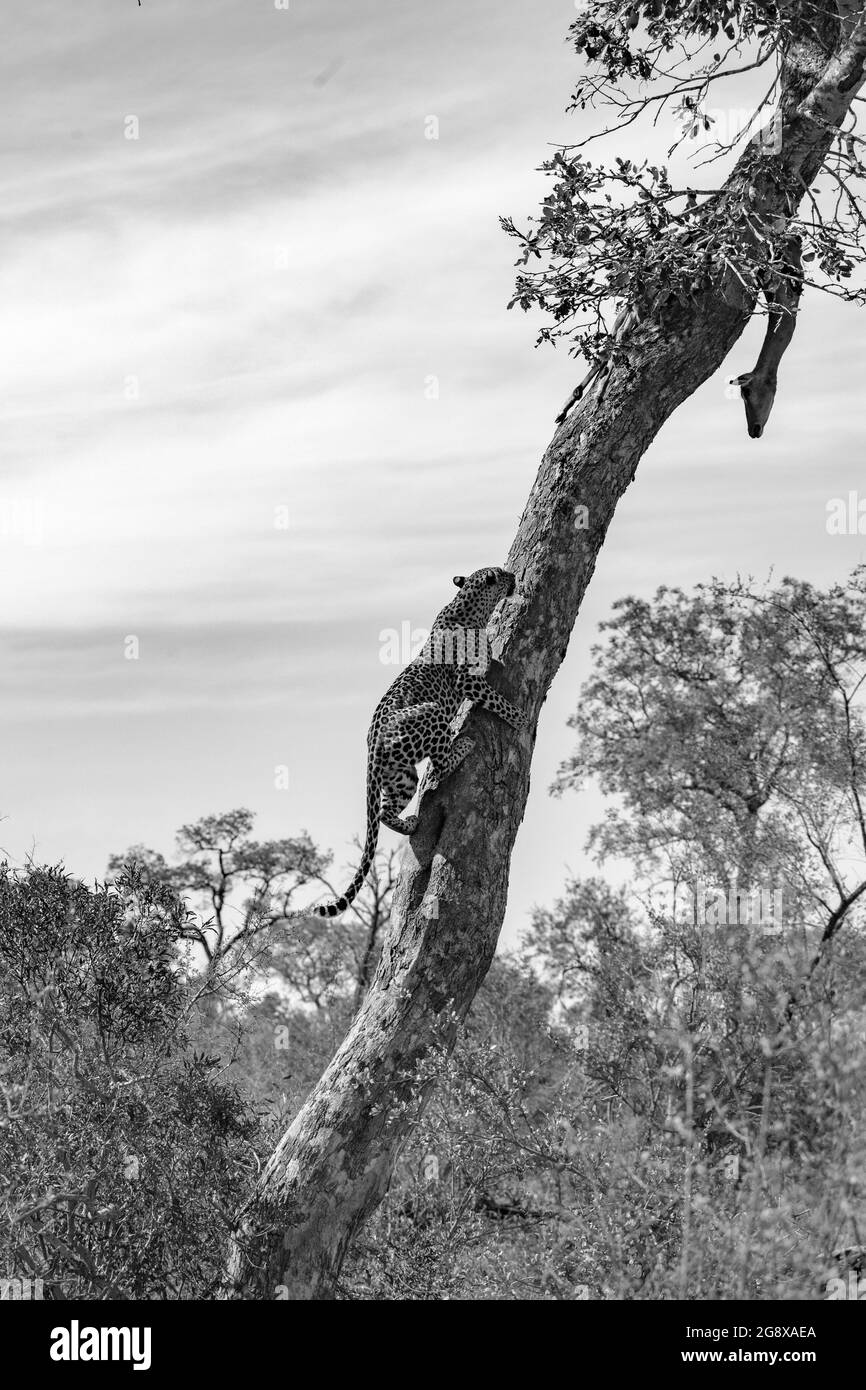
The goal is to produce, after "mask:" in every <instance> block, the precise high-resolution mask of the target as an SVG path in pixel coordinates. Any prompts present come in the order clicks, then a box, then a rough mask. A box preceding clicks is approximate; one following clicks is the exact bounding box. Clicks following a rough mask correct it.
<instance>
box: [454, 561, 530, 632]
mask: <svg viewBox="0 0 866 1390" xmlns="http://www.w3.org/2000/svg"><path fill="white" fill-rule="evenodd" d="M454 583H455V584H456V585H457V588H458V589H459V590H460V593H459V594H458V595H457V597H456V598H453V599H452V600H451V602H450V603H449V604H448V606H447V608H443V610H442V612H441V613H440V615H439V619H446V620H447V621H450V622H452V623H453V624H454V625H455V627H471V628H478V629H482V628H485V627H486V626H487V624H488V623H489V621H490V619H491V617H492V616H493V610H494V609H495V608H496V605H497V604H498V603H501V601H502V600H503V599H504V598H510V597H511V595H512V594H513V593H514V587H515V579H514V575H513V574H511V573H510V572H509V571H508V570H501V569H495V568H490V569H483V570H475V571H474V572H473V573H472V574H470V575H466V576H464V575H462V574H456V575H455V576H454ZM439 619H437V624H438V622H439Z"/></svg>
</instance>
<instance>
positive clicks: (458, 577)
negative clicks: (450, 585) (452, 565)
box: [454, 574, 466, 589]
mask: <svg viewBox="0 0 866 1390" xmlns="http://www.w3.org/2000/svg"><path fill="white" fill-rule="evenodd" d="M454 583H455V584H456V585H457V588H458V589H462V588H463V585H464V584H465V583H466V575H465V574H455V576H454Z"/></svg>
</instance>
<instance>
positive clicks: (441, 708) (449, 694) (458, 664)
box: [292, 567, 525, 917]
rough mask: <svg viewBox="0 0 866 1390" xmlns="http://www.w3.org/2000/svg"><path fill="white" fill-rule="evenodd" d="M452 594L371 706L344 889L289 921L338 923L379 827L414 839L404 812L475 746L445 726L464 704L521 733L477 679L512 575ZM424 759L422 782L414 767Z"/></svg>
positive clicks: (511, 588)
mask: <svg viewBox="0 0 866 1390" xmlns="http://www.w3.org/2000/svg"><path fill="white" fill-rule="evenodd" d="M453 582H454V584H455V585H456V586H457V588H458V590H459V592H458V594H457V595H456V596H455V597H454V598H453V599H452V600H451V601H450V603H447V604H446V605H445V607H444V608H443V609H442V611H441V612H440V613H439V614H438V615H437V617H436V620H435V622H434V623H433V626H432V628H431V629H430V634H429V636H428V638H427V640H426V642H425V643H424V645H423V647H422V648H421V650H420V652H419V653H418V655H417V656H416V657H415V658H414V659H413V660H412V661H410V662H409V664H408V665H407V666H406V667H405V668H404V670H403V671H401V672H400V674H399V676H398V677H397V678H396V680H395V681H394V682H393V684H392V685H391V686H390V687H389V688H388V690H387V691H386V692H385V694H384V695H383V696H382V699H381V700H380V701H379V703H378V705H377V706H376V709H375V712H374V714H373V718H372V720H371V722H370V728H369V732H368V734H367V788H366V803H367V829H366V836H365V840H364V848H363V851H362V855H361V862H360V864H359V866H358V869H357V872H356V874H355V876H354V878H353V879H352V881H351V883H350V884H349V887H348V888H347V889H346V891H345V892H344V893H343V894H342V896H341V897H339V898H336V899H334V900H333V901H331V902H327V903H319V904H317V905H315V906H313V907H309V908H304V909H301V910H299V911H298V912H296V913H293V914H292V916H298V917H312V916H319V917H338V916H340V915H341V914H342V913H344V912H345V911H346V909H347V908H348V907H349V906H350V905H351V903H352V902H353V900H354V899H355V898H356V897H357V895H358V893H359V892H360V891H361V888H362V887H363V885H364V883H365V882H366V879H367V875H368V873H369V872H370V869H371V867H372V864H373V860H374V858H375V854H376V847H377V845H378V840H379V826H380V824H381V825H386V826H387V827H388V828H389V829H390V830H394V831H396V832H397V834H398V835H412V834H414V832H415V830H416V829H417V826H418V822H419V816H418V815H409V816H407V815H404V814H403V812H404V811H405V808H406V807H407V806H408V805H409V803H410V802H411V801H412V800H413V799H414V796H415V793H416V792H417V791H418V790H419V787H420V790H421V794H422V795H423V794H425V793H426V792H428V791H433V790H435V788H436V787H438V786H439V785H440V783H441V782H442V781H444V779H445V778H446V777H449V776H450V775H451V773H453V772H454V771H455V770H456V768H458V767H459V766H460V764H461V763H462V762H463V760H464V758H466V757H468V755H469V754H470V753H471V752H472V750H473V748H474V747H475V741H474V739H471V738H469V737H468V735H466V734H455V733H454V732H453V731H452V728H451V725H452V722H453V720H454V719H455V717H456V716H457V714H458V712H459V710H460V709H461V707H462V706H463V704H464V702H465V701H467V700H468V701H470V702H471V703H472V704H473V705H477V706H479V707H480V708H481V709H485V710H488V711H489V712H490V713H491V714H493V715H496V716H497V717H498V718H499V719H502V720H504V721H505V723H506V724H509V725H510V726H511V727H512V728H513V729H516V730H519V729H521V728H522V727H523V726H524V724H525V719H524V716H523V714H522V712H521V711H520V710H519V709H518V708H517V707H516V706H515V705H513V704H512V703H511V701H510V700H507V699H506V698H505V696H504V695H500V693H499V692H498V691H497V690H494V689H493V686H492V685H490V684H489V682H488V681H487V679H486V677H485V675H484V674H483V673H482V672H483V670H486V668H487V665H488V663H487V661H486V649H487V627H488V624H489V623H490V620H491V618H492V617H493V614H494V612H495V610H496V609H497V608H498V606H499V605H500V603H503V602H504V601H506V600H507V599H510V598H511V597H512V596H513V595H514V593H515V588H516V580H515V576H514V575H513V574H512V573H510V571H508V570H505V569H498V568H495V567H488V568H485V569H478V570H475V571H473V573H472V574H470V575H468V576H465V575H461V574H458V575H455V576H454V581H453ZM425 760H429V761H428V764H427V769H426V772H425V773H424V777H423V779H419V777H418V772H417V768H416V764H419V763H423V762H424V761H425Z"/></svg>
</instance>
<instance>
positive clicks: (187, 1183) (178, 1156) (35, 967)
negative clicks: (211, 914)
mask: <svg viewBox="0 0 866 1390" xmlns="http://www.w3.org/2000/svg"><path fill="white" fill-rule="evenodd" d="M186 927H187V917H186V912H185V909H184V907H183V904H182V903H180V902H179V900H178V899H177V897H176V896H175V894H174V893H173V892H172V891H171V889H170V888H168V887H166V886H165V885H162V884H158V883H155V882H153V881H152V880H150V881H148V880H146V879H144V878H142V876H141V875H135V874H131V875H125V876H121V877H120V878H119V879H118V882H117V884H116V885H115V886H114V887H112V888H99V887H97V888H95V889H94V890H92V891H91V890H90V889H88V888H86V887H84V885H83V884H80V883H78V882H76V881H75V880H74V879H72V878H71V877H70V876H69V875H67V874H66V873H64V872H63V871H62V870H54V869H36V868H34V869H29V870H26V871H23V872H21V873H14V872H12V871H11V870H10V869H9V868H8V866H5V865H4V866H3V867H2V869H0V1058H2V1066H0V1098H2V1102H3V1103H2V1106H0V1264H2V1270H3V1273H4V1274H10V1275H18V1276H19V1277H21V1276H25V1277H28V1278H33V1279H41V1280H42V1281H43V1284H44V1290H43V1291H44V1296H45V1297H46V1298H88V1299H105V1298H109V1299H111V1298H124V1299H147V1298H192V1297H196V1298H207V1297H209V1296H210V1297H212V1296H213V1295H214V1292H215V1290H216V1288H217V1287H218V1284H219V1280H220V1278H221V1275H222V1265H223V1261H224V1247H225V1242H226V1236H227V1232H228V1228H229V1220H230V1216H231V1213H232V1210H233V1208H234V1206H235V1205H236V1203H237V1200H238V1194H239V1193H242V1192H243V1191H244V1190H246V1189H247V1187H248V1186H249V1185H250V1183H251V1182H252V1180H253V1177H254V1175H255V1173H256V1171H257V1166H258V1149H259V1148H260V1147H261V1146H262V1145H263V1144H264V1142H265V1141H264V1136H263V1132H262V1129H261V1126H260V1123H259V1119H258V1117H257V1115H256V1113H255V1110H254V1109H253V1108H252V1107H251V1106H250V1105H249V1104H248V1102H247V1101H246V1100H245V1099H243V1098H242V1096H241V1094H240V1092H239V1090H238V1088H237V1086H236V1085H235V1084H233V1083H232V1082H230V1081H229V1080H228V1079H227V1077H226V1075H225V1073H224V1069H222V1068H221V1067H220V1066H219V1064H218V1059H215V1058H213V1057H209V1056H207V1055H205V1054H204V1053H201V1052H199V1053H196V1052H193V1051H192V1050H191V1049H190V1048H189V1045H188V1039H187V1029H186V1025H187V1021H188V1017H189V1009H190V1005H191V1001H192V999H193V998H194V995H195V991H192V993H191V991H190V989H189V988H188V985H187V982H186V981H185V980H184V979H183V976H182V974H181V972H180V970H179V968H178V948H179V946H180V944H181V943H182V942H183V940H184V934H185V930H186Z"/></svg>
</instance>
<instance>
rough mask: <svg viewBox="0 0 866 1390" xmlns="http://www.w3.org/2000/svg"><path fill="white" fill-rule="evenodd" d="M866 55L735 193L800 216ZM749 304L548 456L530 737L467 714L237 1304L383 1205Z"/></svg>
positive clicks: (285, 1280) (532, 574)
mask: <svg viewBox="0 0 866 1390" xmlns="http://www.w3.org/2000/svg"><path fill="white" fill-rule="evenodd" d="M858 45H859V46H858ZM864 51H866V31H863V32H861V30H859V29H858V30H857V31H856V33H855V35H854V38H853V39H852V40H851V41H850V52H849V53H848V54H847V55H845V56H844V61H843V58H840V59H839V65H838V70H837V71H833V70H832V65H831V69H828V72H827V74H825V77H824V78H823V79H822V81H821V82H820V83H819V84H818V86H817V87H816V88H815V90H814V91H813V92H812V93H811V95H810V97H809V98H808V99H807V102H806V103H805V104H804V106H805V107H809V113H808V114H804V107H803V106H801V107H800V108H799V112H795V113H794V114H793V116H792V117H791V118H790V119H789V120H788V121H787V122H786V123H785V126H784V129H783V132H782V149H781V153H780V154H779V155H777V156H767V155H766V154H764V153H759V152H758V151H757V149H756V147H750V148H749V150H747V151H746V152H745V154H744V155H743V157H742V158H741V160H740V161H739V163H738V165H737V168H736V169H735V170H734V172H733V173H732V175H731V178H730V179H729V181H728V184H727V186H726V188H727V191H728V192H729V193H730V194H731V195H732V196H733V195H734V194H736V193H737V192H738V191H739V192H740V193H741V192H742V187H743V185H744V182H745V181H746V180H748V181H749V182H750V183H751V184H752V185H753V186H756V187H757V189H758V196H759V199H760V204H761V210H762V211H765V212H767V213H772V212H774V211H775V212H787V213H790V211H791V208H792V201H793V206H796V204H797V202H799V196H800V195H799V193H798V194H797V197H796V198H794V199H793V200H792V196H791V193H790V189H791V187H792V184H794V185H797V186H798V188H799V189H800V190H801V191H802V187H803V184H802V183H799V184H797V181H798V180H800V179H802V180H803V181H804V182H805V183H808V182H811V180H812V179H813V178H814V177H815V174H816V173H817V171H818V169H819V168H820V165H821V162H822V160H823V158H824V154H825V153H826V150H827V148H828V147H829V144H830V142H831V139H832V136H833V133H834V132H833V130H832V129H828V124H832V125H833V126H836V125H838V122H839V121H840V120H841V118H842V116H843V115H844V112H845V111H846V110H847V109H848V105H849V104H850V100H851V99H852V97H853V95H854V92H855V91H856V90H857V89H858V88H859V86H860V84H861V83H862V80H863V78H862V64H863V53H864ZM852 73H853V77H852ZM843 82H849V84H850V85H849V86H848V87H847V88H845V89H844V93H843V90H842V83H843ZM822 89H823V90H822ZM810 103H811V105H810ZM786 190H787V191H786ZM722 196H723V197H724V196H726V195H725V194H723V195H722ZM786 200H787V206H786ZM751 201H752V203H753V204H754V201H755V200H754V199H752V200H751ZM752 308H753V305H752V304H751V303H748V302H745V301H744V300H743V299H742V297H740V298H739V299H738V298H737V296H736V293H735V292H734V291H733V290H732V292H731V294H730V297H729V298H728V299H724V298H722V297H720V296H719V295H718V294H715V295H713V294H710V293H706V294H704V296H703V297H702V298H699V299H698V300H697V301H696V302H695V303H694V304H691V305H689V306H681V305H675V306H674V309H673V311H672V312H671V313H669V314H668V315H666V316H665V320H664V323H663V325H659V324H658V323H656V324H651V323H648V324H645V325H642V326H641V327H640V328H638V330H637V331H636V334H635V338H634V340H633V344H632V346H631V347H630V349H629V361H628V362H627V363H623V364H619V365H616V366H614V368H613V370H612V372H611V374H610V377H609V379H608V384H607V387H606V389H605V391H604V392H603V395H602V398H601V399H599V397H598V396H597V395H590V396H589V397H588V398H587V399H585V400H584V401H583V402H582V403H581V404H580V405H579V406H578V407H577V408H576V409H575V411H574V412H573V413H572V415H571V416H570V417H569V418H568V419H567V420H566V422H565V424H564V425H562V426H561V427H560V429H559V430H558V431H557V433H556V435H555V437H554V439H553V441H552V443H551V444H550V446H549V448H548V450H547V452H546V453H545V455H544V458H543V459H542V462H541V467H540V469H539V472H538V476H537V477H536V480H535V484H534V486H533V489H532V492H531V495H530V498H529V501H528V503H527V506H526V510H525V511H524V514H523V516H522V518H521V521H520V525H519V528H518V532H517V536H516V538H515V540H514V543H513V545H512V547H511V550H510V552H509V556H508V560H507V562H506V563H507V567H508V568H509V569H510V570H512V571H513V572H514V573H515V575H516V577H517V593H516V596H515V599H514V600H513V601H512V602H511V603H509V604H508V605H506V611H505V614H504V616H503V617H502V619H501V620H500V624H499V628H498V631H497V633H496V634H495V643H496V645H497V650H498V651H499V654H500V660H501V662H502V668H503V669H502V671H501V672H496V671H494V673H493V683H494V684H497V685H498V686H499V688H500V689H501V690H502V691H503V693H504V694H506V695H508V696H509V697H510V698H511V699H512V700H514V701H515V703H517V704H518V705H519V706H520V707H521V708H522V709H523V710H524V711H525V712H526V714H527V716H528V728H527V729H526V730H524V731H523V732H522V733H520V734H515V733H514V732H513V731H512V730H510V729H509V728H507V727H506V726H505V725H504V724H502V723H500V722H499V721H497V720H495V719H493V718H491V717H489V716H488V715H486V714H484V713H482V712H473V713H471V714H470V715H469V719H468V724H469V726H471V733H472V736H473V738H474V739H475V740H476V747H475V750H474V753H473V754H472V755H471V756H470V757H469V758H468V759H467V760H466V762H464V763H463V764H462V766H461V767H460V768H459V770H458V771H457V773H456V774H455V775H454V776H453V777H452V778H450V779H449V780H448V781H447V782H446V783H445V784H444V786H442V787H441V788H440V789H438V790H437V791H436V792H435V793H434V794H432V795H430V796H428V797H426V798H425V800H424V805H423V808H422V814H421V822H420V825H419V828H418V831H417V833H416V834H415V835H414V836H413V838H412V841H411V845H410V846H409V848H408V849H407V851H406V854H405V856H404V862H403V868H402V872H401V876H400V879H399V882H398V885H397V889H396V892H395V897H394V904H393V909H392V916H391V925H390V929H389V932H388V935H387V938H386V941H385V945H384V950H383V954H382V958H381V962H380V964H379V968H378V971H377V973H376V977H375V979H374V981H373V984H372V986H371V988H370V991H369V993H368V995H367V997H366V999H365V1000H364V1003H363V1005H362V1007H361V1010H360V1012H359V1013H358V1014H357V1016H356V1018H355V1020H354V1023H353V1025H352V1028H351V1030H350V1032H349V1034H348V1036H347V1037H346V1039H345V1041H344V1042H343V1044H342V1046H341V1047H340V1049H339V1051H338V1052H337V1054H336V1055H335V1057H334V1059H333V1061H332V1062H331V1064H330V1066H329V1067H328V1068H327V1070H326V1072H325V1073H324V1075H323V1076H322V1078H321V1080H320V1081H319V1083H318V1085H317V1086H316V1087H315V1089H314V1090H313V1092H312V1094H311V1095H310V1096H309V1098H308V1100H307V1101H306V1103H305V1105H304V1106H303V1108H302V1109H301V1111H300V1112H299V1114H298V1115H297V1117H296V1119H295V1120H294V1122H293V1123H292V1125H291V1127H290V1128H289V1130H288V1131H287V1132H286V1134H285V1135H284V1136H283V1138H282V1140H281V1141H280V1143H279V1145H278V1147H277V1149H276V1150H275V1152H274V1153H273V1155H272V1156H271V1158H270V1160H269V1162H268V1163H267V1165H266V1167H265V1170H264V1172H263V1173H262V1176H261V1179H260V1182H259V1185H258V1188H257V1191H256V1194H255V1196H254V1199H253V1200H252V1202H251V1203H249V1204H248V1206H247V1208H246V1210H245V1211H244V1212H243V1213H242V1218H241V1221H240V1222H239V1225H238V1229H237V1231H236V1233H235V1241H234V1244H233V1251H232V1258H231V1265H230V1272H229V1281H228V1289H227V1292H228V1294H229V1296H236V1297H243V1298H275V1297H289V1298H297V1299H302V1298H319V1299H321V1298H329V1297H332V1296H333V1295H334V1281H335V1279H336V1277H337V1276H338V1274H339V1270H340V1267H341V1263H342V1260H343V1257H344V1255H345V1253H346V1251H347V1249H348V1247H349V1244H350V1242H351V1240H352V1237H353V1236H354V1235H355V1233H356V1232H357V1231H358V1229H359V1227H360V1226H361V1225H362V1223H363V1222H364V1220H365V1219H366V1217H367V1216H368V1215H369V1214H370V1213H371V1212H372V1211H373V1210H374V1209H375V1207H376V1206H377V1204H378V1203H379V1202H380V1201H381V1199H382V1197H383V1195H384V1194H385V1191H386V1189H387V1186H388V1182H389V1178H390V1174H391V1170H392V1167H393V1163H394V1160H395V1157H396V1155H397V1152H398V1149H399V1146H400V1144H401V1142H402V1141H403V1140H404V1139H405V1138H406V1136H407V1134H408V1132H409V1130H410V1127H411V1125H412V1122H413V1120H414V1118H415V1116H416V1115H417V1113H418V1110H419V1106H420V1105H422V1104H423V1096H419V1094H418V1088H417V1086H416V1085H415V1084H413V1075H414V1072H415V1069H416V1067H417V1064H418V1063H419V1062H420V1061H421V1060H422V1059H423V1058H424V1057H425V1056H427V1055H428V1054H429V1053H430V1052H431V1050H433V1049H434V1048H436V1047H437V1046H438V1045H442V1046H445V1047H449V1046H451V1044H452V1043H453V1041H454V1038H455V1036H456V1033H457V1029H458V1026H459V1024H460V1022H461V1020H462V1019H463V1017H464V1016H465V1014H466V1012H467V1010H468V1009H469V1006H470V1005H471V1003H472V1000H473V998H474V996H475V993H476V991H477V990H478V987H479V985H480V984H481V981H482V980H483V979H484V976H485V974H486V972H487V970H488V968H489V966H490V963H491V961H492V959H493V955H494V951H495V949H496V943H497V938H498V935H499V930H500V927H501V924H502V919H503V916H504V913H505V903H506V895H507V890H508V871H509V864H510V859H511V852H512V848H513V845H514V841H515V837H516V835H517V830H518V827H519V825H520V822H521V820H522V819H523V812H524V807H525V805H526V798H527V795H528V792H529V771H530V762H531V758H532V750H533V746H534V739H535V729H536V725H537V721H538V716H539V713H540V711H541V707H542V705H543V703H544V700H545V698H546V695H547V691H548V689H549V687H550V683H551V681H552V680H553V677H554V676H555V674H556V671H557V669H558V668H559V665H560V663H561V661H562V659H563V657H564V655H565V651H566V647H567V645H568V640H569V636H570V634H571V630H572V627H573V625H574V620H575V618H576V616H577V613H578V611H579V609H580V605H581V602H582V599H583V596H584V593H585V592H586V588H587V585H588V584H589V580H590V577H591V575H592V572H593V569H594V567H595V562H596V558H597V556H598V553H599V550H600V549H601V546H602V544H603V542H604V538H605V536H606V535H607V530H608V527H609V525H610V523H611V521H612V519H613V514H614V511H615V509H616V505H617V503H618V502H619V499H620V498H621V497H622V495H623V493H624V492H625V490H626V488H627V487H628V485H629V483H630V482H631V481H632V479H633V478H634V476H635V470H636V468H637V465H638V462H639V460H640V458H641V456H642V455H643V453H644V452H645V450H646V449H647V447H648V445H649V444H650V442H651V441H652V440H653V439H654V437H655V436H656V434H657V433H658V432H659V430H660V429H661V428H662V426H663V425H664V423H665V421H666V420H667V419H668V417H669V416H670V415H671V414H672V412H673V411H674V410H676V408H677V407H678V406H679V405H680V404H681V403H682V402H683V401H685V400H686V399H687V398H688V397H689V396H691V395H692V393H693V392H694V391H695V390H696V389H697V388H698V387H699V386H700V385H701V384H702V383H703V382H704V381H706V380H707V378H708V377H710V376H712V375H713V373H714V372H716V371H717V370H718V368H719V367H720V366H721V364H722V363H723V361H724V359H725V357H726V356H727V354H728V352H729V351H730V349H731V347H732V346H733V344H734V343H735V342H736V340H737V338H738V337H739V335H740V334H741V332H742V331H743V328H744V326H745V324H746V323H747V321H748V318H749V315H750V313H751V310H752ZM700 466H701V459H700V446H699V444H698V445H697V446H696V451H695V468H696V469H699V468H700ZM584 508H585V509H586V512H585V513H584V512H583V509H584ZM584 515H585V516H586V518H587V529H582V526H581V524H580V523H581V521H582V520H583V517H584Z"/></svg>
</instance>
